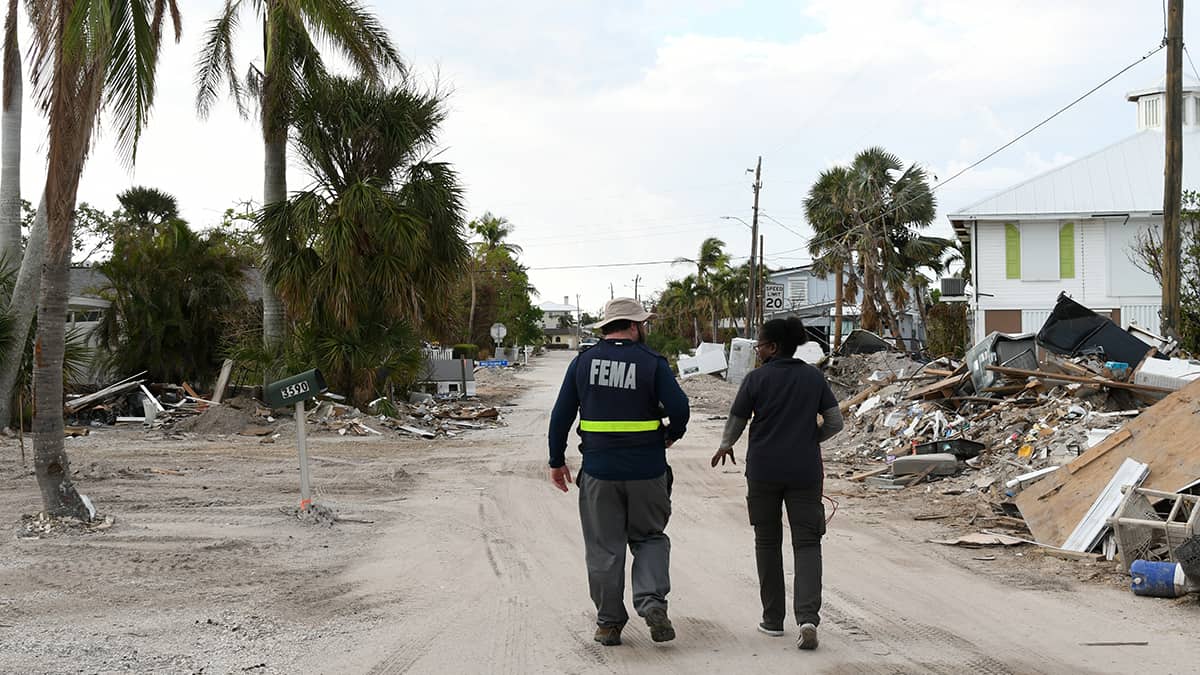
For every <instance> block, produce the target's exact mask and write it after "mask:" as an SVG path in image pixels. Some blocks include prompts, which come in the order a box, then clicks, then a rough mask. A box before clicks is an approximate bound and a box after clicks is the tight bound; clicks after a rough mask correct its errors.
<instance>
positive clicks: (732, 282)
mask: <svg viewBox="0 0 1200 675" xmlns="http://www.w3.org/2000/svg"><path fill="white" fill-rule="evenodd" d="M709 283H710V284H711V285H712V289H713V293H714V294H715V295H716V298H717V302H718V304H719V307H720V310H719V311H720V312H721V315H722V316H728V317H730V318H731V319H732V320H733V329H734V330H735V331H737V332H739V333H740V332H741V326H740V325H739V324H738V315H740V314H741V313H742V312H743V311H744V307H745V304H746V294H747V293H749V292H750V275H749V273H748V269H747V267H746V266H744V265H743V266H741V267H738V268H733V267H725V268H724V269H720V270H717V271H716V272H715V273H714V274H713V275H712V276H711V277H710V279H709Z"/></svg>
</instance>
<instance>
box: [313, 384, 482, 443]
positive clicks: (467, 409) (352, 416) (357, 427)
mask: <svg viewBox="0 0 1200 675" xmlns="http://www.w3.org/2000/svg"><path fill="white" fill-rule="evenodd" d="M371 409H372V411H373V413H374V414H372V415H367V414H364V413H363V412H361V411H360V410H358V409H357V408H353V407H351V406H347V405H342V404H339V403H334V402H332V401H322V402H321V403H320V404H319V405H318V406H317V407H316V408H314V409H313V410H311V411H309V412H308V421H309V423H310V424H312V425H313V426H314V427H315V428H316V429H319V430H324V431H331V432H334V433H337V434H339V435H342V436H345V435H347V434H349V435H353V436H367V435H376V436H378V435H382V433H383V432H381V431H378V430H377V429H376V428H375V426H379V427H386V428H388V429H393V430H395V431H398V432H400V433H403V434H409V435H413V436H419V437H421V438H427V439H431V438H437V437H439V436H444V437H450V438H453V437H455V436H457V435H458V434H460V433H462V432H463V431H469V430H478V429H489V428H495V427H499V426H503V421H502V420H501V417H500V410H499V409H498V408H495V407H491V406H485V405H481V404H478V403H473V402H471V401H469V400H464V399H461V398H442V399H435V398H433V397H432V396H428V395H414V396H413V402H408V403H399V404H397V403H394V402H393V401H390V400H388V399H377V400H375V401H373V402H372V404H371ZM368 422H369V423H368Z"/></svg>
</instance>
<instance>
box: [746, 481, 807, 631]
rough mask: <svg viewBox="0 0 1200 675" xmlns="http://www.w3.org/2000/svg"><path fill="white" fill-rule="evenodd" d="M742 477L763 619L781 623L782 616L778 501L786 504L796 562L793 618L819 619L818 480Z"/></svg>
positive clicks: (784, 610) (783, 594) (799, 620)
mask: <svg viewBox="0 0 1200 675" xmlns="http://www.w3.org/2000/svg"><path fill="white" fill-rule="evenodd" d="M746 482H747V484H748V490H747V493H746V506H747V507H748V509H749V511H750V524H751V525H753V526H754V554H755V558H756V560H757V562H758V587H759V593H760V594H761V596H762V605H763V622H764V623H766V624H767V625H768V626H779V627H782V626H783V620H784V618H785V617H786V616H787V589H786V588H785V585H784V580H783V507H784V506H786V507H787V515H788V525H789V526H790V527H791V530H792V554H793V555H794V556H795V562H796V582H795V602H794V605H795V606H794V610H795V613H796V623H797V624H801V625H802V624H806V623H811V624H813V625H814V626H815V625H818V624H820V622H821V618H820V611H821V537H822V536H823V535H824V534H825V505H824V504H822V503H821V484H820V483H817V484H816V485H796V484H792V483H774V482H770V481H757V480H747V481H746Z"/></svg>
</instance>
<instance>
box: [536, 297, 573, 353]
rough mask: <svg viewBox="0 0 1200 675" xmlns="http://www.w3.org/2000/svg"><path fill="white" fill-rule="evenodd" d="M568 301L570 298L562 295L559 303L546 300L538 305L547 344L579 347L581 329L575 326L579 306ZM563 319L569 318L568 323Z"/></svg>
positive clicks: (563, 347) (569, 347)
mask: <svg viewBox="0 0 1200 675" xmlns="http://www.w3.org/2000/svg"><path fill="white" fill-rule="evenodd" d="M569 301H570V298H568V297H565V296H564V297H563V301H562V303H561V304H560V303H557V302H549V301H547V302H543V303H542V304H540V305H538V309H540V310H542V333H543V334H544V335H545V337H546V345H547V346H550V347H559V348H562V349H576V348H578V347H579V334H580V330H581V329H580V328H577V327H576V324H577V323H578V321H579V308H578V307H576V306H575V305H572V304H568V303H569ZM564 319H569V320H570V323H569V324H568V323H567V322H566V321H564Z"/></svg>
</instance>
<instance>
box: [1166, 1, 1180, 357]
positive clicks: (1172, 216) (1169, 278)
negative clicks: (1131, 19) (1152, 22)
mask: <svg viewBox="0 0 1200 675" xmlns="http://www.w3.org/2000/svg"><path fill="white" fill-rule="evenodd" d="M1166 42H1167V88H1166V106H1165V107H1166V111H1165V112H1166V116H1165V119H1164V124H1163V133H1164V136H1165V138H1166V148H1167V153H1166V166H1165V168H1164V171H1163V176H1164V180H1163V229H1162V333H1163V335H1166V336H1167V337H1172V338H1177V337H1179V328H1180V326H1179V323H1180V308H1179V264H1180V262H1179V258H1180V249H1181V248H1182V246H1181V243H1180V239H1181V237H1180V228H1179V220H1180V214H1179V212H1180V206H1181V205H1180V200H1181V198H1182V193H1183V0H1169V2H1168V7H1167V40H1166Z"/></svg>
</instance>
